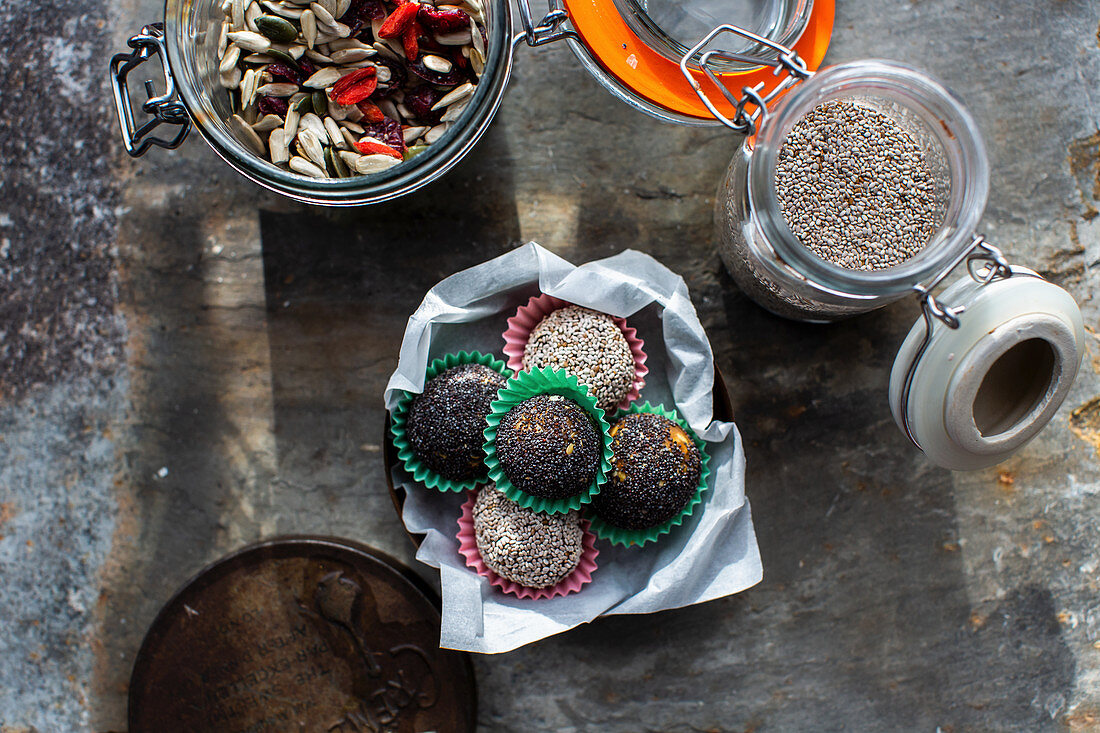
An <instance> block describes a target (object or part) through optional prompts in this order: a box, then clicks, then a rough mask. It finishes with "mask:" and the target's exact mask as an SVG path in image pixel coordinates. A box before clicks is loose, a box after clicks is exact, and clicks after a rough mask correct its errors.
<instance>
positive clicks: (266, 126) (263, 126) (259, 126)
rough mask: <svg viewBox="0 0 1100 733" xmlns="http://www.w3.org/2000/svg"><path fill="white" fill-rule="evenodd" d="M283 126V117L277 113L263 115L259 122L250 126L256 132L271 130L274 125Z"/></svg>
mask: <svg viewBox="0 0 1100 733" xmlns="http://www.w3.org/2000/svg"><path fill="white" fill-rule="evenodd" d="M282 126H283V118H282V117H280V116H279V115H264V116H263V117H261V118H260V120H259V122H257V123H256V124H255V125H253V126H252V129H253V130H255V131H256V132H271V131H272V130H274V129H275V128H276V127H282Z"/></svg>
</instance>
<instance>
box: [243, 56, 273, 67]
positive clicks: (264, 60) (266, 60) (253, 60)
mask: <svg viewBox="0 0 1100 733" xmlns="http://www.w3.org/2000/svg"><path fill="white" fill-rule="evenodd" d="M274 60H275V57H274V56H272V55H271V54H270V53H250V54H248V55H247V56H245V57H244V58H242V59H241V61H243V62H244V63H246V64H260V65H264V66H266V65H267V64H270V63H272V62H273V61H274Z"/></svg>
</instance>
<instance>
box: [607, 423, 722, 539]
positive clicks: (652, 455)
mask: <svg viewBox="0 0 1100 733" xmlns="http://www.w3.org/2000/svg"><path fill="white" fill-rule="evenodd" d="M611 436H612V438H611V450H612V458H611V473H610V474H609V475H608V481H607V483H605V484H604V485H603V487H602V488H601V489H600V493H599V494H597V495H596V496H595V497H593V500H592V508H593V510H595V512H596V515H597V516H598V517H599V518H600V519H602V520H603V521H605V522H607V523H608V524H612V525H614V526H616V527H622V528H623V529H648V528H650V527H656V526H657V525H659V524H662V523H664V522H667V521H668V520H670V519H672V518H673V517H675V516H676V515H677V514H679V513H680V511H682V510H683V508H684V506H685V505H686V504H687V503H688V501H690V500H691V497H692V496H694V495H695V491H696V489H697V488H698V486H699V476H700V474H701V472H702V456H701V455H700V453H699V448H698V447H697V446H696V445H695V443H694V441H692V439H691V436H690V435H688V434H687V433H686V432H685V431H684V429H683V428H681V427H680V426H679V425H677V424H676V423H674V422H672V421H671V420H669V419H668V418H666V417H664V416H662V415H654V414H651V413H646V412H639V413H634V414H630V415H627V416H626V417H624V418H623V419H621V420H619V421H618V422H617V423H615V424H614V425H613V426H612V427H611Z"/></svg>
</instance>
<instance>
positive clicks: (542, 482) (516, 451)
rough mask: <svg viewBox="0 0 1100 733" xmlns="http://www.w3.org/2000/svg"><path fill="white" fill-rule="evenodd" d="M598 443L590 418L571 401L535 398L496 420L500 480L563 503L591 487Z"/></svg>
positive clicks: (597, 455) (598, 463)
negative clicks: (506, 480)
mask: <svg viewBox="0 0 1100 733" xmlns="http://www.w3.org/2000/svg"><path fill="white" fill-rule="evenodd" d="M602 449H603V444H602V442H601V440H600V434H599V432H598V431H597V430H596V428H595V426H593V424H592V418H591V417H589V416H588V413H587V412H585V411H584V409H583V408H581V406H580V405H578V404H577V403H576V402H574V401H573V400H571V399H569V398H567V397H563V396H561V395H556V394H549V395H537V396H535V397H531V398H528V399H526V400H524V401H523V402H521V403H519V404H518V405H516V406H515V407H513V408H512V409H511V410H509V411H508V414H506V415H505V416H504V418H503V419H502V420H501V421H500V427H499V428H498V429H497V438H496V452H497V457H498V458H499V459H500V467H501V468H502V469H503V470H504V475H505V476H507V477H508V480H509V481H511V482H512V485H513V486H515V487H516V488H517V489H519V490H520V491H524V492H526V493H528V494H531V495H532V496H539V497H542V498H544V499H566V498H568V497H570V496H573V495H575V494H579V493H580V492H581V491H583V490H584V489H586V488H588V486H589V485H590V484H591V483H592V481H593V480H594V479H595V478H596V473H597V471H598V470H599V466H600V455H601V453H602Z"/></svg>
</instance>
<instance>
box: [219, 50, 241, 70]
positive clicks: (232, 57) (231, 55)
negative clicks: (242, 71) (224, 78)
mask: <svg viewBox="0 0 1100 733" xmlns="http://www.w3.org/2000/svg"><path fill="white" fill-rule="evenodd" d="M240 58H241V48H240V46H238V45H236V44H233V45H230V46H229V47H228V48H227V49H225V55H224V56H222V62H221V63H220V64H218V73H219V74H228V73H229V70H230V69H232V68H233V67H234V66H236V65H237V61H239V60H240Z"/></svg>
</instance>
